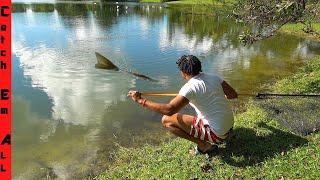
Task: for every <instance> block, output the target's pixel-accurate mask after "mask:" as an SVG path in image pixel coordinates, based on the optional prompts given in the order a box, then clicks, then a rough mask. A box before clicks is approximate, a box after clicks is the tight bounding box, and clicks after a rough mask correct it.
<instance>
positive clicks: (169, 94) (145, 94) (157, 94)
mask: <svg viewBox="0 0 320 180" xmlns="http://www.w3.org/2000/svg"><path fill="white" fill-rule="evenodd" d="M141 95H142V96H177V95H178V94H177V93H141Z"/></svg>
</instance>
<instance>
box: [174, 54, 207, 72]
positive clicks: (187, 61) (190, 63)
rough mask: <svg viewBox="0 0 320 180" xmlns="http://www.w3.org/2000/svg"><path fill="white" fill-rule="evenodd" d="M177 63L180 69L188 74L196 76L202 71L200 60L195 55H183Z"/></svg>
mask: <svg viewBox="0 0 320 180" xmlns="http://www.w3.org/2000/svg"><path fill="white" fill-rule="evenodd" d="M177 64H178V67H179V69H180V71H182V72H184V73H186V74H188V75H192V76H195V75H198V74H199V73H200V72H202V69H201V62H200V60H199V59H198V58H197V57H196V56H193V55H183V56H181V58H180V59H179V60H178V61H177Z"/></svg>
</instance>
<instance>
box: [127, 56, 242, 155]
mask: <svg viewBox="0 0 320 180" xmlns="http://www.w3.org/2000/svg"><path fill="white" fill-rule="evenodd" d="M177 64H178V67H179V69H180V72H181V76H182V77H183V78H184V79H185V80H187V83H186V84H185V85H184V86H182V88H181V89H180V91H179V94H178V95H177V96H176V97H174V98H173V99H172V100H171V101H170V102H169V103H168V104H163V103H157V102H153V101H151V100H147V99H145V98H143V97H141V93H140V92H138V91H129V93H128V96H130V97H131V98H132V99H133V100H134V101H135V102H137V103H138V104H140V105H142V106H144V107H146V108H148V109H150V110H153V111H156V112H159V113H161V114H163V117H162V124H163V126H164V127H165V128H166V129H168V130H169V131H170V132H171V133H173V134H175V135H176V136H179V137H181V138H184V139H187V140H189V141H192V142H194V143H196V144H197V146H196V148H195V149H194V150H193V151H192V153H193V154H198V153H209V152H210V151H212V150H213V149H214V144H215V143H219V142H222V141H224V140H225V139H226V138H227V137H228V136H229V134H230V131H231V130H232V128H233V124H234V119H233V113H232V111H231V108H230V105H229V102H228V100H227V99H233V98H237V97H238V94H237V92H236V91H235V90H234V89H233V88H232V87H231V86H230V85H229V84H228V83H227V82H226V81H224V80H223V79H221V78H220V77H219V76H218V75H215V74H208V73H203V72H202V69H201V62H200V61H199V59H198V58H197V57H195V56H193V55H187V56H186V55H184V56H182V57H181V58H180V59H179V60H178V61H177ZM187 104H190V105H191V106H192V107H193V108H194V109H195V111H196V113H197V115H196V116H192V115H188V114H180V113H178V112H179V110H180V109H181V108H183V107H184V106H186V105H187Z"/></svg>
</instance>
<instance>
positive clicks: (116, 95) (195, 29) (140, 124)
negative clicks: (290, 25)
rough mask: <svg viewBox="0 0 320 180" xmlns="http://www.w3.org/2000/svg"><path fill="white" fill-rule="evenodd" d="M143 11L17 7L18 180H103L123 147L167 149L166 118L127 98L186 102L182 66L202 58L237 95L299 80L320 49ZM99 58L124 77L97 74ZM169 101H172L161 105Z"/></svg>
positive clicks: (133, 7)
mask: <svg viewBox="0 0 320 180" xmlns="http://www.w3.org/2000/svg"><path fill="white" fill-rule="evenodd" d="M183 11H184V10H181V9H180V8H177V7H171V8H165V7H164V6H160V5H149V6H148V5H141V4H134V3H130V4H120V5H116V4H90V3H89V4H77V3H56V4H15V5H14V14H13V78H14V79H13V89H14V92H13V93H14V101H13V176H14V178H16V179H19V178H20V179H39V178H43V177H47V176H51V177H58V178H60V179H74V178H83V177H86V176H89V175H90V176H94V175H95V174H97V173H99V172H101V170H104V169H105V168H106V165H107V164H108V162H109V161H110V160H112V153H113V152H114V150H116V148H117V144H120V145H123V146H138V145H139V144H143V143H146V142H149V143H151V142H157V140H158V141H159V137H161V134H163V133H164V130H163V129H162V127H161V124H160V123H159V119H160V118H161V116H160V115H158V114H156V113H152V112H150V111H146V110H144V109H142V108H141V107H137V106H136V105H135V104H134V103H133V102H132V101H131V100H129V99H127V98H126V93H127V92H128V90H129V89H138V90H141V91H166V92H177V91H178V90H179V88H180V87H181V85H183V83H184V81H183V80H182V78H181V77H180V76H179V72H178V70H177V68H176V64H175V62H176V60H177V58H178V57H180V56H181V55H184V54H194V55H196V56H198V57H199V58H200V59H201V61H202V63H203V70H204V71H205V72H215V73H218V74H220V75H221V76H222V77H223V78H224V79H226V80H227V81H228V82H230V84H231V85H232V86H234V87H235V89H237V91H239V92H242V93H256V92H258V91H259V87H260V86H261V84H264V83H267V82H271V81H272V80H273V79H275V78H279V77H282V76H285V75H288V74H290V73H292V72H294V71H295V70H296V69H297V68H298V67H299V66H301V65H302V64H303V63H305V62H306V61H307V60H308V59H310V58H312V57H313V56H315V55H317V54H320V44H319V43H316V42H313V41H311V40H306V39H301V38H297V37H294V36H287V35H283V34H282V35H277V36H275V37H273V38H271V39H268V40H265V41H262V42H258V43H255V44H253V45H251V46H243V45H241V44H240V43H239V41H238V34H239V33H240V32H241V26H240V25H238V24H235V23H234V21H233V20H231V19H228V18H226V15H223V14H222V15H216V16H200V15H192V14H185V13H183ZM94 52H99V53H101V54H103V55H105V56H107V57H108V58H109V59H111V60H112V61H113V62H114V63H115V64H116V65H118V66H119V67H121V68H122V69H126V70H132V71H135V72H140V73H142V74H146V75H148V76H150V77H152V78H154V79H157V80H158V82H150V81H145V80H143V79H139V78H136V77H133V76H131V75H129V74H126V73H123V72H114V71H107V70H99V69H95V68H94V64H95V63H96V57H95V54H94ZM157 100H160V101H166V100H168V99H157Z"/></svg>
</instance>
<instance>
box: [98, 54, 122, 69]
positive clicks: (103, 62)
mask: <svg viewBox="0 0 320 180" xmlns="http://www.w3.org/2000/svg"><path fill="white" fill-rule="evenodd" d="M95 53H96V57H97V64H96V67H97V68H101V69H113V70H119V68H118V67H117V66H116V65H114V64H113V63H112V62H111V61H110V60H109V59H108V58H106V57H104V56H103V55H101V54H100V53H98V52H95Z"/></svg>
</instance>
